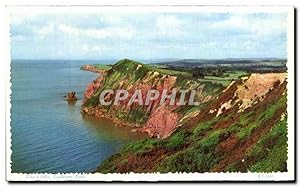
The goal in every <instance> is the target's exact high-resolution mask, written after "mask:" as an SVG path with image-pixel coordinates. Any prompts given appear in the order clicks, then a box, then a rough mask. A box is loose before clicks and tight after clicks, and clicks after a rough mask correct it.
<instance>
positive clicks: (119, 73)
mask: <svg viewBox="0 0 300 187" xmlns="http://www.w3.org/2000/svg"><path fill="white" fill-rule="evenodd" d="M208 86H209V85H205V84H200V83H198V82H197V81H193V80H190V79H182V78H178V77H176V76H172V75H168V74H165V73H161V72H159V71H157V70H156V69H154V68H150V67H148V66H147V65H144V64H140V63H138V62H134V61H130V60H122V61H119V62H118V63H117V64H115V65H114V66H112V69H110V70H109V71H106V72H102V74H101V75H100V76H99V77H98V78H97V79H96V80H95V81H93V82H92V83H91V84H89V85H88V87H87V89H86V92H85V95H84V104H83V106H82V113H83V114H87V115H93V116H96V117H105V118H109V119H111V120H113V121H114V122H115V123H117V124H120V125H131V126H136V127H139V128H138V129H137V130H138V131H141V132H146V133H148V134H149V136H151V137H157V138H161V139H164V138H167V137H169V136H170V135H171V134H172V132H174V130H176V128H177V127H178V126H179V121H180V120H181V119H182V118H183V117H184V116H185V113H188V112H189V111H186V110H187V109H185V108H188V109H190V108H189V107H187V106H177V105H176V104H175V105H174V106H170V105H169V104H168V103H169V102H170V99H166V102H165V104H163V105H161V104H160V100H161V96H162V92H163V90H168V91H167V92H168V93H171V92H172V89H174V88H175V89H177V90H180V89H186V90H191V89H195V90H197V92H196V96H195V98H196V100H197V101H199V102H200V103H202V104H203V103H207V102H209V101H210V100H212V99H214V98H215V97H217V95H218V93H219V92H220V91H221V87H220V85H218V86H217V88H219V89H215V90H213V91H212V90H211V89H209V88H208ZM211 86H214V85H211ZM105 89H112V90H114V91H116V90H121V89H122V90H127V91H128V93H129V95H128V97H127V99H125V100H122V101H120V102H119V103H118V104H117V105H114V104H111V105H109V106H101V105H99V95H100V93H101V91H103V90H105ZM136 90H141V92H142V96H143V98H142V100H143V103H145V101H146V95H147V92H148V90H157V91H158V92H159V93H160V94H159V98H158V99H156V100H153V101H152V100H151V101H150V103H149V105H142V106H141V105H139V104H138V103H133V104H132V105H127V103H128V102H129V100H130V98H131V97H132V95H133V94H134V92H135V91H136ZM114 97H115V95H114V94H107V95H106V96H105V100H107V101H110V100H114ZM178 99H179V98H178V97H176V101H178ZM181 111H183V112H181Z"/></svg>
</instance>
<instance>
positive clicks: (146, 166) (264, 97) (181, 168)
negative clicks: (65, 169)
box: [97, 73, 288, 173]
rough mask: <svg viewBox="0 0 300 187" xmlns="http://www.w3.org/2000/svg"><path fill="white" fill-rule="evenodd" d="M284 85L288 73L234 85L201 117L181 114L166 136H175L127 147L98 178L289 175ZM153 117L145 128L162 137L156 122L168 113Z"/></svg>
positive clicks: (197, 113) (254, 76) (256, 76)
mask: <svg viewBox="0 0 300 187" xmlns="http://www.w3.org/2000/svg"><path fill="white" fill-rule="evenodd" d="M286 79H287V74H286V73H264V74H252V75H250V76H248V77H244V78H241V79H238V80H236V81H234V82H232V83H231V84H230V85H229V86H228V87H227V88H224V89H223V91H221V92H220V93H219V94H218V96H217V97H215V99H213V100H209V102H208V103H207V104H206V105H205V107H202V108H200V109H199V111H198V110H192V111H190V112H187V113H185V115H184V116H185V117H183V118H181V120H180V122H179V123H181V124H182V125H181V126H180V127H177V128H176V129H175V130H173V129H168V130H167V132H173V131H174V132H173V133H172V134H171V135H170V136H168V137H167V138H165V139H163V140H160V139H146V140H143V141H140V142H134V143H132V144H129V145H127V146H126V147H125V148H124V149H122V150H121V152H120V153H118V154H116V155H113V156H112V157H110V158H108V159H107V160H105V161H104V162H103V163H102V164H101V165H100V166H99V168H98V169H97V172H101V173H113V172H117V173H125V172H136V173H145V172H162V173H167V172H249V171H251V172H284V171H287V164H286V161H287V117H288V116H287V111H286V109H287V97H286V94H287V88H286V84H287V80H286ZM176 111H177V110H176ZM168 112H169V114H170V116H169V120H170V121H171V122H170V123H174V121H178V120H179V119H177V118H176V115H171V114H172V112H174V111H168ZM152 114H153V119H152V118H151V117H150V119H149V120H148V122H147V125H146V126H145V127H143V128H144V129H145V130H147V128H146V127H147V126H148V127H149V128H150V129H156V130H157V131H158V132H157V131H154V130H152V131H151V132H155V133H158V134H160V135H161V136H165V134H164V133H161V132H163V130H162V129H163V128H165V126H163V125H162V126H161V125H160V123H163V122H160V120H159V118H156V117H155V116H159V117H161V118H162V117H163V116H164V115H167V112H166V113H164V112H160V111H159V110H158V111H155V112H153V113H152ZM150 116H151V115H150ZM186 116H188V117H186ZM162 119H163V118H162ZM148 123H149V124H148Z"/></svg>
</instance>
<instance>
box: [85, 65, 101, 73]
mask: <svg viewBox="0 0 300 187" xmlns="http://www.w3.org/2000/svg"><path fill="white" fill-rule="evenodd" d="M80 69H81V70H84V71H90V72H94V73H103V72H104V70H101V69H98V68H97V67H96V66H93V65H89V64H87V65H83V66H81V67H80Z"/></svg>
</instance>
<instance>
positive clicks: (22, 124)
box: [10, 60, 145, 173]
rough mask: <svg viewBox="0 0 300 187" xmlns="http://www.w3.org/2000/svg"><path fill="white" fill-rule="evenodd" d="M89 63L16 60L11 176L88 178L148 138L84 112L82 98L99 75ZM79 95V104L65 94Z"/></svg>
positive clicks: (12, 113)
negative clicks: (75, 175)
mask: <svg viewBox="0 0 300 187" xmlns="http://www.w3.org/2000/svg"><path fill="white" fill-rule="evenodd" d="M96 63H102V64H112V63H113V61H101V62H98V61H89V60H76V61H73V60H12V62H11V83H12V87H11V90H12V94H11V106H12V107H11V124H10V127H11V150H12V154H11V169H12V172H13V173H75V172H76V173H89V172H93V171H95V170H96V168H97V167H98V166H99V165H100V164H101V162H102V161H103V160H105V159H106V158H108V157H109V156H111V155H113V154H115V153H117V152H118V151H120V150H121V149H122V147H124V146H125V145H126V144H128V143H130V142H132V141H136V140H140V139H142V138H145V135H143V134H138V133H137V132H131V128H129V127H116V126H115V124H114V123H113V122H111V121H109V120H105V119H92V118H88V117H84V116H82V115H81V113H80V106H81V105H82V102H83V100H82V98H83V93H84V91H85V88H86V86H87V85H88V83H90V82H91V81H93V80H94V79H95V78H97V76H98V75H97V74H95V73H92V72H87V71H83V70H80V67H81V66H82V65H84V64H96ZM68 91H75V92H76V93H77V97H78V98H79V100H78V101H77V102H74V103H68V102H67V101H65V100H64V95H65V94H66V93H67V92H68Z"/></svg>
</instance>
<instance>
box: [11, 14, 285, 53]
mask: <svg viewBox="0 0 300 187" xmlns="http://www.w3.org/2000/svg"><path fill="white" fill-rule="evenodd" d="M26 15H27V13H26V14H25V13H24V14H14V15H13V16H12V17H13V19H11V37H12V54H13V56H14V57H16V58H29V57H30V56H31V57H37V56H40V58H47V57H49V56H51V57H53V56H55V55H58V56H57V58H60V57H61V58H99V57H101V58H111V57H113V58H115V57H117V58H122V57H125V56H127V57H129V56H130V57H136V58H222V57H223V58H227V57H263V56H262V55H268V56H271V57H286V14H271V13H268V14H233V13H226V14H223V13H221V14H218V13H157V14H147V13H134V14H131V13H124V12H123V13H118V14H113V13H98V14H97V13H94V14H82V15H81V14H80V15H79V14H72V13H68V14H55V15H54V14H52V15H51V14H38V15H37V14H31V13H28V16H26ZM19 16H21V17H22V18H19ZM55 51H59V52H55ZM50 53H51V55H50ZM59 55H61V56H59Z"/></svg>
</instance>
